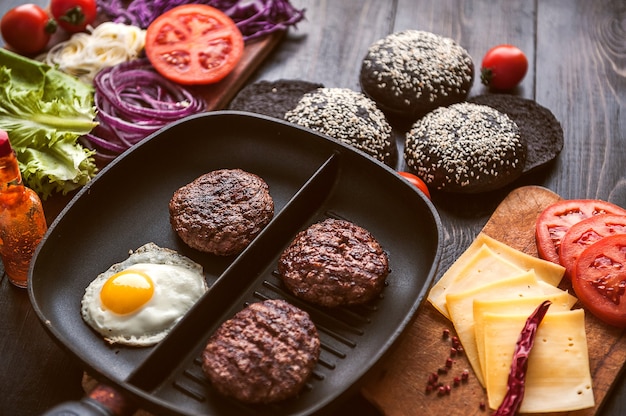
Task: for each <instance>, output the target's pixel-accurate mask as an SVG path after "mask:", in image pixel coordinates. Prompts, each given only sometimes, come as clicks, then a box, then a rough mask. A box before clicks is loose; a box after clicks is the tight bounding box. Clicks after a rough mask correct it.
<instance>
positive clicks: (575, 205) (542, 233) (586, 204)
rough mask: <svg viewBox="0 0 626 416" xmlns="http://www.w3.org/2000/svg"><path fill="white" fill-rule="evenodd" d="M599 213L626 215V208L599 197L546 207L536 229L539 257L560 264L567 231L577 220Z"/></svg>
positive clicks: (570, 200)
mask: <svg viewBox="0 0 626 416" xmlns="http://www.w3.org/2000/svg"><path fill="white" fill-rule="evenodd" d="M598 214H618V215H626V209H624V208H622V207H619V206H617V205H615V204H611V203H610V202H606V201H601V200H597V199H569V200H562V201H558V202H555V203H554V204H551V205H550V206H548V207H546V209H544V210H543V212H542V213H541V214H540V215H539V218H538V219H537V224H536V229H535V239H536V240H537V251H538V253H539V257H541V258H542V259H545V260H548V261H551V262H553V263H557V264H560V258H559V252H560V247H561V240H562V238H563V236H564V235H565V233H566V232H567V231H568V230H569V229H570V228H571V227H572V225H574V224H576V223H577V222H580V221H582V220H584V219H585V218H589V217H591V216H594V215H598Z"/></svg>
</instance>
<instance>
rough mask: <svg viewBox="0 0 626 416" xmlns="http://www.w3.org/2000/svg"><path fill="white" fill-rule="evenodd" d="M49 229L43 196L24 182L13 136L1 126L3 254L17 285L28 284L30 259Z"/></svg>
mask: <svg viewBox="0 0 626 416" xmlns="http://www.w3.org/2000/svg"><path fill="white" fill-rule="evenodd" d="M47 229H48V225H47V223H46V218H45V216H44V212H43V207H42V205H41V200H40V199H39V196H38V195H37V193H35V191H33V190H32V189H30V188H28V187H26V186H24V184H23V183H22V175H21V174H20V169H19V165H18V162H17V158H16V157H15V152H14V151H13V148H12V147H11V143H10V142H9V136H8V134H7V132H6V131H4V130H0V258H2V263H3V264H4V271H5V273H6V275H7V276H8V277H9V281H10V282H11V283H13V284H14V285H16V286H19V287H26V286H27V277H28V269H29V266H30V261H31V259H32V257H33V254H34V253H35V249H36V248H37V245H38V244H39V243H40V241H41V239H42V238H43V236H44V234H45V233H46V231H47Z"/></svg>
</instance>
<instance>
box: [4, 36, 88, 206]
mask: <svg viewBox="0 0 626 416" xmlns="http://www.w3.org/2000/svg"><path fill="white" fill-rule="evenodd" d="M95 117H96V108H95V106H94V102H93V87H92V86H91V85H89V84H85V83H83V82H81V81H79V80H78V79H77V78H74V77H72V76H70V75H67V74H65V73H63V72H61V71H58V70H56V69H54V68H52V67H50V66H48V65H46V64H44V63H42V62H38V61H35V60H32V59H28V58H25V57H23V56H21V55H18V54H15V53H13V52H10V51H8V50H6V49H2V48H0V128H1V129H4V130H6V131H7V132H8V134H9V138H10V141H11V145H12V146H13V148H14V149H15V152H16V154H17V159H18V161H19V163H20V170H21V171H22V176H23V178H24V183H26V185H28V186H29V187H30V188H32V189H33V190H35V191H36V192H37V193H38V194H39V195H40V197H41V198H42V199H46V198H47V197H48V196H50V195H51V194H52V193H54V192H61V193H63V194H66V193H68V192H70V191H72V190H74V189H76V188H78V187H80V186H82V185H85V184H86V183H87V182H89V180H90V179H91V178H93V176H94V175H95V174H96V172H97V168H96V164H95V161H94V158H93V154H94V152H93V151H92V150H89V149H87V148H85V147H83V146H82V145H81V144H80V142H79V141H78V138H79V137H80V136H82V135H84V134H86V133H89V132H90V131H91V130H92V129H93V128H94V127H95V126H96V125H97V122H96V121H95Z"/></svg>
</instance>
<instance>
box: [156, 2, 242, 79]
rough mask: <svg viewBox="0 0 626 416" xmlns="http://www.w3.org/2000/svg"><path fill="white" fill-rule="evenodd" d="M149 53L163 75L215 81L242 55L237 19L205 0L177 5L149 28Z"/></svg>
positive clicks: (233, 66) (234, 64) (169, 77)
mask: <svg viewBox="0 0 626 416" xmlns="http://www.w3.org/2000/svg"><path fill="white" fill-rule="evenodd" d="M145 50H146V55H147V56H148V59H149V60H150V62H151V63H152V66H154V68H155V69H156V70H157V71H158V72H159V73H160V74H161V75H163V76H164V77H166V78H168V79H170V80H172V81H174V82H177V83H179V84H185V85H194V84H212V83H215V82H218V81H220V80H222V79H223V78H224V77H226V76H227V75H228V74H229V73H230V72H231V71H232V70H233V69H234V68H235V66H236V65H237V63H239V61H240V60H241V57H242V55H243V50H244V41H243V36H242V35H241V32H240V31H239V29H238V28H237V26H236V25H235V22H233V20H232V19H231V18H230V17H228V16H227V15H226V14H224V13H223V12H222V11H220V10H218V9H216V8H214V7H211V6H206V5H203V4H186V5H183V6H178V7H175V8H173V9H171V10H169V11H167V12H165V13H163V14H162V15H161V16H159V17H157V18H156V19H155V20H154V21H153V22H152V23H151V24H150V26H148V29H147V30H146V46H145Z"/></svg>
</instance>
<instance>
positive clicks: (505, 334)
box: [483, 309, 594, 413]
mask: <svg viewBox="0 0 626 416" xmlns="http://www.w3.org/2000/svg"><path fill="white" fill-rule="evenodd" d="M527 319H528V315H527V314H512V313H511V314H501V313H498V314H494V313H485V314H484V324H483V328H484V346H485V374H486V379H485V381H486V388H487V395H488V398H489V406H490V407H491V408H493V409H496V408H497V407H498V406H499V405H500V403H501V402H502V400H503V398H504V396H505V394H506V389H507V380H508V377H509V371H510V368H511V361H512V359H513V352H514V351H515V345H516V343H517V340H518V338H519V335H520V332H521V330H522V328H523V327H524V324H525V323H526V320H527ZM525 386H526V388H525V393H524V399H523V401H522V404H521V407H520V409H519V410H520V413H544V412H566V411H573V410H578V409H585V408H589V407H593V406H594V397H593V389H592V382H591V373H590V370H589V354H588V350H587V338H586V334H585V317H584V311H583V310H582V309H575V310H570V311H564V312H553V311H550V310H548V313H547V314H546V316H545V317H544V318H543V321H542V323H541V325H540V326H539V329H538V330H537V334H536V338H535V343H534V346H533V349H532V351H531V353H530V357H529V360H528V370H527V373H526V383H525Z"/></svg>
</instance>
